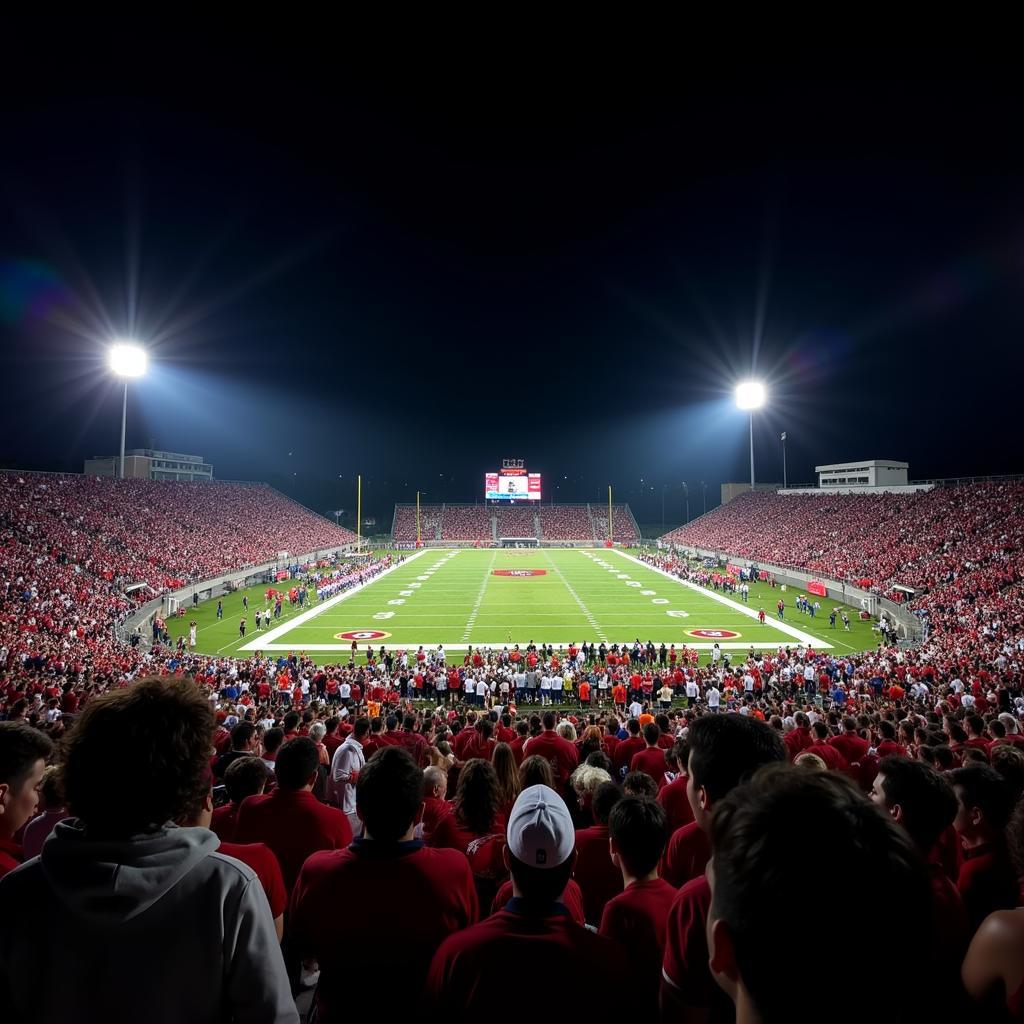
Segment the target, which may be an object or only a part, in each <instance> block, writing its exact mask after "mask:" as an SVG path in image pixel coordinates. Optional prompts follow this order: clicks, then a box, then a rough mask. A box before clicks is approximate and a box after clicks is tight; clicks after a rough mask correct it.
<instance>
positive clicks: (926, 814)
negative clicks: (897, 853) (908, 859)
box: [878, 757, 956, 854]
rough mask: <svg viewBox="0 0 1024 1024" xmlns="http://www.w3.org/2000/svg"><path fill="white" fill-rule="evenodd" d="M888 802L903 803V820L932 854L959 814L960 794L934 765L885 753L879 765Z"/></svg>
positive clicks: (925, 851)
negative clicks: (957, 812) (958, 797)
mask: <svg viewBox="0 0 1024 1024" xmlns="http://www.w3.org/2000/svg"><path fill="white" fill-rule="evenodd" d="M878 774H879V776H880V777H881V779H882V792H883V793H884V794H885V802H886V805H887V806H888V807H890V808H892V807H895V806H896V805H897V804H899V806H900V810H901V812H902V814H901V821H900V824H901V825H902V826H903V828H905V829H906V830H907V832H908V833H909V834H910V838H911V839H913V840H914V843H915V845H916V846H917V848H918V849H919V850H920V851H921V852H922V853H923V854H928V853H929V852H930V851H931V849H932V847H933V846H934V845H935V844H936V842H938V839H939V836H940V835H942V833H943V831H944V830H945V829H946V828H947V827H948V826H949V825H950V824H951V823H952V821H953V819H954V818H955V817H956V794H955V793H954V792H953V788H952V787H951V786H950V784H949V783H948V782H947V781H946V780H945V779H944V778H943V777H942V776H941V775H940V774H939V773H938V772H937V771H935V769H934V768H929V767H928V765H926V764H923V763H922V762H921V761H911V760H910V759H909V758H906V757H883V758H882V760H881V762H880V763H879V765H878Z"/></svg>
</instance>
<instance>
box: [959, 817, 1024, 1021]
mask: <svg viewBox="0 0 1024 1024" xmlns="http://www.w3.org/2000/svg"><path fill="white" fill-rule="evenodd" d="M1006 832H1007V839H1008V840H1009V845H1010V850H1011V852H1012V854H1013V859H1014V862H1015V864H1016V866H1017V870H1018V872H1019V873H1020V874H1021V875H1022V876H1024V870H1022V868H1024V805H1020V804H1018V806H1017V808H1016V810H1015V811H1014V814H1013V817H1012V819H1011V821H1010V825H1009V827H1008V828H1007V830H1006ZM963 981H964V985H965V986H966V988H967V993H968V995H969V996H970V997H971V998H972V999H974V1000H975V1001H976V1002H977V1003H978V1004H979V1005H978V1006H977V1007H975V1008H974V1009H975V1010H976V1011H977V1012H979V1013H980V1012H981V1010H982V1009H983V1008H984V1009H986V1010H989V1009H991V1008H992V1007H994V1006H995V1005H997V1004H1002V1005H1003V1006H1005V1007H1006V1010H1007V1015H1006V1017H1005V1019H1008V1020H1020V1019H1021V1015H1022V1011H1024V910H1022V909H1021V908H1018V909H1016V910H998V911H996V912H995V913H994V914H990V915H989V916H988V917H987V918H985V920H984V921H983V922H982V925H981V927H980V928H979V929H978V930H977V932H976V933H975V935H974V938H973V939H972V940H971V945H970V948H969V949H968V951H967V956H966V958H965V959H964V964H963Z"/></svg>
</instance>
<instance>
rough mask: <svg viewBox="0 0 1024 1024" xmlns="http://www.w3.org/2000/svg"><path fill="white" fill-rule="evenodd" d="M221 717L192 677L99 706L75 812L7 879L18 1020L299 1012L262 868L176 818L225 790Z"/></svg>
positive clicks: (74, 784) (88, 712) (13, 1010)
mask: <svg viewBox="0 0 1024 1024" xmlns="http://www.w3.org/2000/svg"><path fill="white" fill-rule="evenodd" d="M213 726H214V722H213V714H212V712H211V710H210V705H209V702H208V701H207V699H206V697H205V696H204V694H203V693H202V692H201V691H200V690H199V688H198V687H197V686H196V685H195V684H194V683H193V682H192V681H191V680H185V679H176V680H167V679H156V678H153V679H143V680H141V681H139V682H137V683H135V684H133V685H132V686H130V687H128V688H126V689H122V690H115V691H111V692H109V693H106V694H103V695H102V696H98V697H94V698H93V699H92V700H90V701H89V703H88V704H87V705H86V707H85V710H84V711H83V712H82V715H81V717H80V719H79V721H78V722H77V723H76V725H75V727H74V729H73V730H72V731H71V734H70V735H69V737H68V740H67V745H66V749H65V757H64V783H65V788H66V795H67V799H68V806H69V810H70V813H71V815H72V818H71V819H69V820H67V821H64V822H61V823H60V824H59V825H57V827H56V828H55V829H54V831H53V833H52V835H51V836H50V837H49V838H48V839H47V840H46V842H45V843H44V844H43V849H42V854H41V855H40V856H39V857H35V858H33V859H32V860H29V861H27V862H26V863H25V864H23V865H21V866H20V867H18V868H16V869H15V870H14V871H12V872H11V873H10V874H8V875H6V876H5V877H4V878H3V879H0V1019H2V1020H3V1021H4V1022H5V1024H29V1022H36V1021H39V1022H42V1021H46V1022H48V1024H53V1022H63V1021H83V1020H95V1021H104V1022H105V1024H111V1022H118V1021H133V1022H134V1021H146V1022H147V1024H164V1022H166V1024H172V1022H174V1024H179V1022H182V1021H188V1022H189V1024H207V1022H209V1024H214V1022H218V1024H220V1022H224V1021H236V1022H260V1024H297V1022H298V1014H297V1012H296V1008H295V1002H294V1000H293V999H292V996H291V992H290V988H289V983H288V978H287V975H286V972H285V966H284V959H283V957H282V955H281V948H280V946H279V944H278V940H277V935H276V933H275V929H274V921H273V917H272V915H271V911H270V907H269V905H268V903H267V898H266V896H265V894H264V892H263V888H262V886H261V885H260V882H259V879H258V878H257V877H256V875H255V873H254V872H253V871H252V870H251V869H250V868H248V867H246V866H245V865H244V864H242V863H240V862H239V861H237V860H233V859H232V858H231V857H226V856H224V855H223V854H220V853H218V852H217V847H218V845H219V840H218V839H217V837H216V836H215V835H214V834H213V833H212V832H210V831H209V830H208V829H205V828H180V827H177V826H175V825H174V824H172V823H173V822H174V821H175V819H179V818H181V817H182V814H183V812H184V811H185V810H186V809H187V808H188V807H190V806H194V804H195V801H196V798H197V794H200V793H201V792H205V791H208V789H209V785H210V768H209V763H210V755H211V753H212V735H213Z"/></svg>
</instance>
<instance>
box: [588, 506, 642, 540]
mask: <svg viewBox="0 0 1024 1024" xmlns="http://www.w3.org/2000/svg"><path fill="white" fill-rule="evenodd" d="M588 507H589V509H590V515H591V518H592V519H593V524H594V526H593V529H594V536H595V537H596V538H597V539H598V540H607V539H608V507H607V506H600V505H590V506H588ZM612 540H613V541H615V543H616V544H626V545H632V544H636V543H637V542H638V541H639V540H640V529H639V527H638V526H637V525H636V520H635V519H634V518H633V513H632V511H631V510H630V508H629V506H628V505H613V506H612Z"/></svg>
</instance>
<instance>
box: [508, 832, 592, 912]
mask: <svg viewBox="0 0 1024 1024" xmlns="http://www.w3.org/2000/svg"><path fill="white" fill-rule="evenodd" d="M506 849H507V847H506ZM508 863H509V872H510V873H511V875H512V878H513V880H514V881H515V883H516V886H517V887H518V889H519V891H520V892H521V893H522V898H523V900H525V901H526V903H527V904H532V905H533V906H536V907H538V908H541V907H544V908H546V907H548V906H549V905H550V904H552V903H554V902H555V901H556V900H561V898H562V893H564V892H565V887H566V886H567V885H568V884H569V879H570V878H571V877H572V872H573V869H574V868H575V867H576V857H575V851H574V852H573V856H570V857H566V859H565V861H564V862H563V863H561V864H559V865H558V866H557V867H553V868H535V867H531V866H530V865H528V864H524V863H523V862H522V861H521V860H519V859H517V858H516V857H515V856H514V855H513V854H512V852H511V851H509V852H508Z"/></svg>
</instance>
